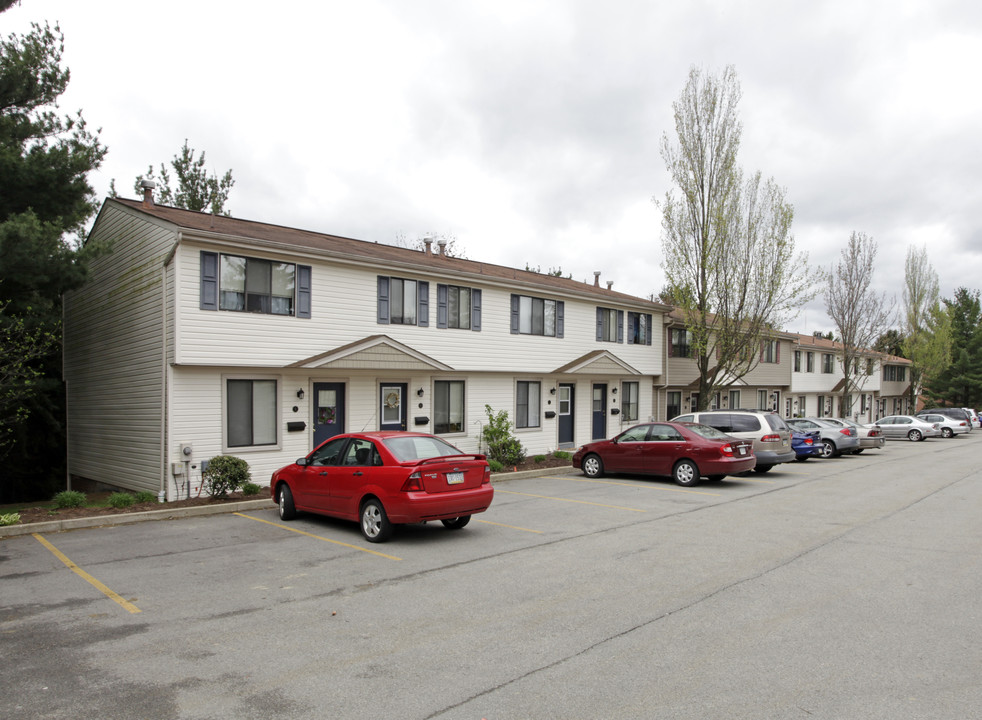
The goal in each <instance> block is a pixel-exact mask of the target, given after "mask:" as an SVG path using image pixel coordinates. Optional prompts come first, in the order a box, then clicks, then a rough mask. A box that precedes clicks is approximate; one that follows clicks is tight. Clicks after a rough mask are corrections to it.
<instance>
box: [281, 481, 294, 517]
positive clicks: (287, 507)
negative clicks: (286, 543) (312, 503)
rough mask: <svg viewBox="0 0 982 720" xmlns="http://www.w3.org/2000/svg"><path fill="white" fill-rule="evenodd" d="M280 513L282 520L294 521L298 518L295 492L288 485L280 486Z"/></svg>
mask: <svg viewBox="0 0 982 720" xmlns="http://www.w3.org/2000/svg"><path fill="white" fill-rule="evenodd" d="M279 513H280V520H293V518H295V517H296V516H297V506H296V505H294V504H293V492H292V491H291V490H290V486H289V485H287V484H286V483H284V484H283V485H280V502H279Z"/></svg>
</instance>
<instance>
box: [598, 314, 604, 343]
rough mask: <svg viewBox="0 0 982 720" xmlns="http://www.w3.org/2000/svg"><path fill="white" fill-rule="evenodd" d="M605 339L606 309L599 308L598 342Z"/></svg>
mask: <svg viewBox="0 0 982 720" xmlns="http://www.w3.org/2000/svg"><path fill="white" fill-rule="evenodd" d="M603 339H604V309H603V308H597V341H598V342H599V341H600V340H603Z"/></svg>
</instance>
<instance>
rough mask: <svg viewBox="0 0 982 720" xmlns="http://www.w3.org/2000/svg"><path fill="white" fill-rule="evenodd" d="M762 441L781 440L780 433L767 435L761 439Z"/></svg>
mask: <svg viewBox="0 0 982 720" xmlns="http://www.w3.org/2000/svg"><path fill="white" fill-rule="evenodd" d="M760 441H761V442H781V436H780V435H765V436H764V437H762V438H761V439H760Z"/></svg>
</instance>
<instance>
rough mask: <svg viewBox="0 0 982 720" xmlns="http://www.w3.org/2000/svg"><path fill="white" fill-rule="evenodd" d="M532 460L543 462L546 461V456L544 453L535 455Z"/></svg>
mask: <svg viewBox="0 0 982 720" xmlns="http://www.w3.org/2000/svg"><path fill="white" fill-rule="evenodd" d="M532 460H534V461H535V462H537V463H540V462H545V461H546V456H545V455H536V456H535V457H533V458H532Z"/></svg>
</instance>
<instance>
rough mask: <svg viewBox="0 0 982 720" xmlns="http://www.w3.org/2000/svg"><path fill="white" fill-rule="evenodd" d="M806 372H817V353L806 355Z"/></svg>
mask: <svg viewBox="0 0 982 720" xmlns="http://www.w3.org/2000/svg"><path fill="white" fill-rule="evenodd" d="M805 372H815V353H813V352H807V353H805Z"/></svg>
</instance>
